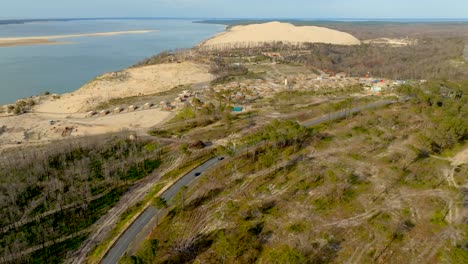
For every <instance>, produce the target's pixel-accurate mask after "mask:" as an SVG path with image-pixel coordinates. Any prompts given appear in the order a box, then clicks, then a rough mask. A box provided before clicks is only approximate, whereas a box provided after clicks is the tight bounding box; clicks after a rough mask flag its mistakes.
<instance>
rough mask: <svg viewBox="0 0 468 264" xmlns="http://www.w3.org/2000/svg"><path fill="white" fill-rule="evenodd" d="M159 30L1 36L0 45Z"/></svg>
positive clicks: (24, 44)
mask: <svg viewBox="0 0 468 264" xmlns="http://www.w3.org/2000/svg"><path fill="white" fill-rule="evenodd" d="M157 31H158V30H129V31H111V32H97V33H85V34H69V35H52V36H30V37H8V38H0V47H15V46H27V45H63V44H70V42H59V41H53V40H57V39H66V38H80V37H109V36H117V35H129V34H147V33H151V32H157Z"/></svg>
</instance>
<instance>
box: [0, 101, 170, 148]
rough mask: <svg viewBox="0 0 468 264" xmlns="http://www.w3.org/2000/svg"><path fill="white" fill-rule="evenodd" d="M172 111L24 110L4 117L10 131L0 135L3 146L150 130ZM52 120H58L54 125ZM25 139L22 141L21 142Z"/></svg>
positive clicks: (0, 144)
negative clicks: (68, 130) (96, 113)
mask: <svg viewBox="0 0 468 264" xmlns="http://www.w3.org/2000/svg"><path fill="white" fill-rule="evenodd" d="M170 115H171V113H170V112H166V111H161V110H160V109H149V110H140V111H136V112H129V113H120V114H115V115H108V116H104V117H98V118H85V117H84V116H85V115H84V114H73V115H67V114H24V115H20V116H8V117H0V124H1V125H2V126H3V125H4V126H6V127H7V132H6V133H3V134H2V135H0V152H1V151H2V150H5V149H8V148H12V147H21V146H23V147H24V146H28V145H31V144H44V143H49V142H51V141H53V140H58V139H64V138H67V137H81V136H88V135H99V134H106V133H112V132H119V131H122V130H127V129H128V130H131V131H135V130H137V131H142V132H144V131H146V130H147V129H148V128H151V127H153V126H155V125H157V124H159V123H161V122H163V121H164V120H165V119H166V118H168V117H169V116H170ZM49 120H55V121H58V122H57V123H56V124H54V125H50V124H49ZM66 127H69V128H72V129H73V131H72V132H71V135H68V136H67V137H63V136H62V132H63V131H64V130H65V128H66ZM17 142H21V144H19V145H18V144H17Z"/></svg>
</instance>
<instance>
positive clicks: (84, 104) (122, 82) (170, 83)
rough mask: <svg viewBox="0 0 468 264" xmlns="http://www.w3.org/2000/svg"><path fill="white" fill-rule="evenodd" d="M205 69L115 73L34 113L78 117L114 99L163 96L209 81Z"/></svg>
mask: <svg viewBox="0 0 468 264" xmlns="http://www.w3.org/2000/svg"><path fill="white" fill-rule="evenodd" d="M212 78H213V76H212V75H211V74H210V73H209V68H208V66H203V65H199V64H194V63H191V62H183V63H171V64H160V65H152V66H146V67H140V68H130V69H127V70H124V71H121V72H118V73H108V74H104V75H102V76H99V77H97V78H96V79H95V80H93V81H91V82H89V83H88V84H86V85H85V86H83V87H82V88H81V89H79V90H77V91H75V92H73V93H69V94H64V95H62V96H61V98H60V99H56V100H49V101H46V102H43V103H42V104H40V105H38V106H37V107H36V108H35V109H34V110H35V111H36V112H44V113H77V112H86V111H89V110H94V109H93V107H95V106H97V105H99V104H100V103H102V102H107V101H109V100H110V99H113V98H124V97H130V96H138V95H147V94H154V93H158V92H164V91H167V90H170V89H172V88H174V87H175V86H177V85H185V84H192V83H198V82H206V81H210V80H212Z"/></svg>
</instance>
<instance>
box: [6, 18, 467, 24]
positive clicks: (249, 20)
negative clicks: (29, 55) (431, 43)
mask: <svg viewBox="0 0 468 264" xmlns="http://www.w3.org/2000/svg"><path fill="white" fill-rule="evenodd" d="M114 19H118V20H126V19H127V20H167V19H177V20H198V21H196V22H195V23H205V24H224V25H241V24H252V23H267V22H272V21H279V22H288V23H292V24H296V25H297V24H300V25H316V24H320V23H330V22H336V23H347V22H359V23H369V22H370V23H375V22H383V23H388V22H395V23H468V18H459V19H436V18H424V19H412V18H404V19H402V18H319V19H313V18H312V19H307V18H199V17H198V18H195V17H192V18H189V17H185V18H184V17H104V18H102V17H95V18H27V19H0V25H8V24H26V23H37V22H68V21H92V20H114Z"/></svg>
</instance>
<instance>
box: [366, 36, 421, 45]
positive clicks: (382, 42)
mask: <svg viewBox="0 0 468 264" xmlns="http://www.w3.org/2000/svg"><path fill="white" fill-rule="evenodd" d="M362 43H365V44H375V45H386V46H393V47H404V46H410V45H416V44H417V43H418V41H417V40H415V39H392V38H378V39H368V40H364V41H362Z"/></svg>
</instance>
